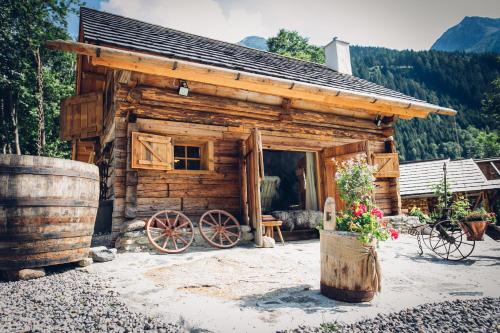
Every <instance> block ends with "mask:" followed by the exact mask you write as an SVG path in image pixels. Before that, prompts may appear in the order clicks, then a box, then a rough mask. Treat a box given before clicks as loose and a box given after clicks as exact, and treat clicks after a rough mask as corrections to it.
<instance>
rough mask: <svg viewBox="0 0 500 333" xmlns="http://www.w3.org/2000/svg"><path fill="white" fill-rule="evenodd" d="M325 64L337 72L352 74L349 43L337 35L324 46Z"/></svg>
mask: <svg viewBox="0 0 500 333" xmlns="http://www.w3.org/2000/svg"><path fill="white" fill-rule="evenodd" d="M325 58H326V65H327V66H328V67H330V68H331V69H333V70H336V71H337V72H340V73H344V74H349V75H352V68H351V53H350V52H349V43H347V42H344V41H341V40H340V39H338V38H337V37H335V38H333V40H332V41H331V42H330V43H328V44H327V45H326V46H325Z"/></svg>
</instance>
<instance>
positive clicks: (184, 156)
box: [174, 145, 202, 170]
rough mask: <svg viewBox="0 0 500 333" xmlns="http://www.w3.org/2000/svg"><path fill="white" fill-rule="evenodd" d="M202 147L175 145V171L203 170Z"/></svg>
mask: <svg viewBox="0 0 500 333" xmlns="http://www.w3.org/2000/svg"><path fill="white" fill-rule="evenodd" d="M201 148H202V147H200V146H190V145H175V146H174V169H175V170H201V169H202V168H201V167H202V158H201V150H202V149H201Z"/></svg>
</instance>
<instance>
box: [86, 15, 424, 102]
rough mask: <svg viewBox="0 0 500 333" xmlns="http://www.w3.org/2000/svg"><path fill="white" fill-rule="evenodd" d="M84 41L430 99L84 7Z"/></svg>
mask: <svg viewBox="0 0 500 333" xmlns="http://www.w3.org/2000/svg"><path fill="white" fill-rule="evenodd" d="M80 22H81V25H82V29H83V36H81V37H83V41H84V42H91V43H95V44H98V45H109V46H116V47H121V48H126V49H132V50H136V51H143V52H150V53H155V54H158V55H162V56H165V57H168V58H175V59H179V60H187V61H192V62H197V63H202V64H207V65H212V66H217V67H223V68H228V69H233V70H240V71H244V72H249V73H254V74H260V75H266V76H270V77H276V78H280V79H287V80H293V81H298V82H304V83H308V84H316V85H321V86H325V87H331V88H337V89H344V90H349V91H353V92H358V93H359V92H362V93H370V94H375V95H379V96H382V97H390V98H396V99H400V100H403V101H406V102H410V103H411V102H419V103H424V104H426V105H429V106H432V104H430V103H426V102H424V101H421V100H418V99H416V98H413V97H410V96H407V95H404V94H402V93H400V92H397V91H394V90H391V89H388V88H385V87H382V86H380V85H377V84H375V83H372V82H369V81H366V80H363V79H360V78H357V77H355V76H352V75H347V74H342V73H339V72H337V71H335V70H333V69H331V68H328V67H326V66H324V65H321V64H316V63H313V62H308V61H303V60H297V59H293V58H289V57H284V56H280V55H277V54H274V53H270V52H265V51H260V50H255V49H251V48H247V47H244V46H241V45H236V44H231V43H226V42H222V41H218V40H214V39H210V38H206V37H201V36H197V35H193V34H189V33H185V32H181V31H178V30H173V29H169V28H164V27H161V26H158V25H154V24H150V23H145V22H142V21H138V20H134V19H131V18H126V17H123V16H119V15H114V14H109V13H106V12H101V11H97V10H94V9H90V8H86V7H82V8H81V9H80Z"/></svg>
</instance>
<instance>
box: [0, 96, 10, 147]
mask: <svg viewBox="0 0 500 333" xmlns="http://www.w3.org/2000/svg"><path fill="white" fill-rule="evenodd" d="M4 96H5V92H4V91H3V90H0V152H1V153H2V154H7V147H8V145H9V143H8V142H9V141H8V140H7V135H8V130H9V129H8V126H7V121H6V119H7V117H6V114H7V113H6V112H7V111H6V108H5V97H4Z"/></svg>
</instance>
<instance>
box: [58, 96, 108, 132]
mask: <svg viewBox="0 0 500 333" xmlns="http://www.w3.org/2000/svg"><path fill="white" fill-rule="evenodd" d="M59 121H60V125H61V126H60V127H61V133H60V134H61V140H71V139H80V138H93V137H98V136H100V135H101V134H102V128H103V93H102V92H93V93H88V94H83V95H78V96H71V97H68V98H66V99H64V100H63V101H62V103H61V114H60V118H59Z"/></svg>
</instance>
